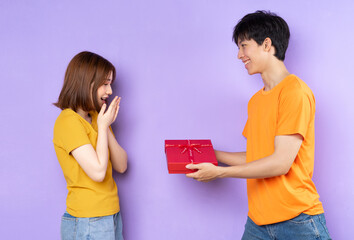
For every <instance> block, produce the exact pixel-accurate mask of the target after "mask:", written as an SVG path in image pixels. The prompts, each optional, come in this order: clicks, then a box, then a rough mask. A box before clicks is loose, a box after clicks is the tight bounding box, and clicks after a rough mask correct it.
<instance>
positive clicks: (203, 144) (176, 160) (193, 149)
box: [165, 140, 218, 174]
mask: <svg viewBox="0 0 354 240" xmlns="http://www.w3.org/2000/svg"><path fill="white" fill-rule="evenodd" d="M165 153H166V158H167V167H168V172H169V173H184V174H185V173H191V172H195V171H197V170H195V169H193V170H191V169H187V168H186V165H188V164H190V163H194V164H198V163H204V162H210V163H212V164H214V165H215V166H217V165H218V161H217V160H216V157H215V152H214V149H213V145H212V144H211V141H210V140H165Z"/></svg>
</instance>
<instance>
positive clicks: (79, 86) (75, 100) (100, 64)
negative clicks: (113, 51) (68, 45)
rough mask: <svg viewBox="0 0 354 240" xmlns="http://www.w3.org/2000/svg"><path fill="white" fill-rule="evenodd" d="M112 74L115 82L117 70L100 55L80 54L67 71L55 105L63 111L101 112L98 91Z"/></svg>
mask: <svg viewBox="0 0 354 240" xmlns="http://www.w3.org/2000/svg"><path fill="white" fill-rule="evenodd" d="M110 72H112V75H113V78H112V81H114V79H115V77H116V69H115V67H114V66H113V64H112V63H110V62H109V61H108V60H106V59H105V58H103V57H101V56H100V55H98V54H95V53H92V52H86V51H85V52H80V53H79V54H77V55H76V56H75V57H74V58H73V59H72V60H71V61H70V63H69V65H68V68H67V69H66V73H65V78H64V84H63V88H62V89H61V92H60V95H59V98H58V102H57V103H54V105H55V106H57V107H58V108H60V109H62V110H63V109H66V108H71V109H72V110H74V111H75V112H76V111H77V110H78V109H79V108H81V109H82V110H83V111H85V112H89V111H93V110H96V111H97V112H99V111H100V106H99V105H98V101H97V89H98V88H99V87H100V86H102V85H103V84H104V83H105V81H106V80H107V77H108V76H109V74H110Z"/></svg>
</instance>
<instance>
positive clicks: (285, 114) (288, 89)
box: [243, 75, 323, 225]
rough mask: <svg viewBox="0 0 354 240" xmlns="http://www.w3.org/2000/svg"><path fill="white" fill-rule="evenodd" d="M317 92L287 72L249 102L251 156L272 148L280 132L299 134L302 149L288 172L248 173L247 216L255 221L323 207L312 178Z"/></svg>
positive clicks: (281, 218)
mask: <svg viewBox="0 0 354 240" xmlns="http://www.w3.org/2000/svg"><path fill="white" fill-rule="evenodd" d="M314 121H315V98H314V96H313V93H312V91H311V89H310V88H309V87H308V86H307V85H306V84H305V83H304V82H303V81H302V80H301V79H299V78H298V77H297V76H295V75H289V76H288V77H286V78H285V79H283V80H282V81H281V82H280V83H279V84H278V85H276V86H275V87H274V88H273V89H271V90H270V91H264V90H263V89H262V90H260V91H258V92H257V93H256V94H255V95H254V96H253V97H252V98H251V100H250V101H249V103H248V119H247V123H246V126H245V128H244V131H243V135H244V136H245V137H246V138H247V154H246V155H247V162H252V161H254V160H257V159H260V158H264V157H266V156H269V155H271V154H273V152H274V139H275V136H278V135H290V134H300V135H302V137H303V138H304V140H303V142H302V144H301V147H300V150H299V152H298V154H297V156H296V158H295V161H294V163H293V164H292V165H291V168H290V170H289V172H288V173H287V174H285V175H282V176H278V177H272V178H265V179H247V194H248V206H249V213H248V216H249V217H250V218H251V219H252V220H253V221H254V222H255V223H256V224H257V225H265V224H272V223H277V222H281V221H285V220H289V219H291V218H294V217H296V216H297V215H299V214H300V213H306V214H309V215H316V214H320V213H323V207H322V203H321V202H320V200H319V195H318V193H317V190H316V187H315V185H314V183H313V182H312V180H311V179H312V175H313V168H314V147H315V146H314V145H315V129H314Z"/></svg>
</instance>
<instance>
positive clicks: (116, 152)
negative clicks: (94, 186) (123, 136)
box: [108, 130, 128, 173]
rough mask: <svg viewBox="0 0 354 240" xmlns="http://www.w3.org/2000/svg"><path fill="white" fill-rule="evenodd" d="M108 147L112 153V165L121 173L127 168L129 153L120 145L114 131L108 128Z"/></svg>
mask: <svg viewBox="0 0 354 240" xmlns="http://www.w3.org/2000/svg"><path fill="white" fill-rule="evenodd" d="M108 148H109V152H110V154H111V162H112V167H113V169H114V170H116V171H117V172H119V173H124V172H125V171H126V170H127V162H128V155H127V153H126V152H125V150H124V149H123V148H122V147H121V146H120V145H119V143H118V142H117V140H116V138H115V137H114V135H113V133H112V132H111V131H110V130H108Z"/></svg>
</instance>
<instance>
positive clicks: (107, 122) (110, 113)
mask: <svg viewBox="0 0 354 240" xmlns="http://www.w3.org/2000/svg"><path fill="white" fill-rule="evenodd" d="M120 99H121V98H120V97H119V98H118V97H117V96H116V97H115V98H114V99H113V101H112V102H111V104H110V105H109V107H108V109H107V111H106V108H107V105H106V104H103V105H102V107H101V110H100V112H99V114H98V117H97V126H98V128H102V129H108V127H109V126H111V124H112V123H114V121H115V120H116V118H117V115H118V111H119V103H120Z"/></svg>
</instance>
